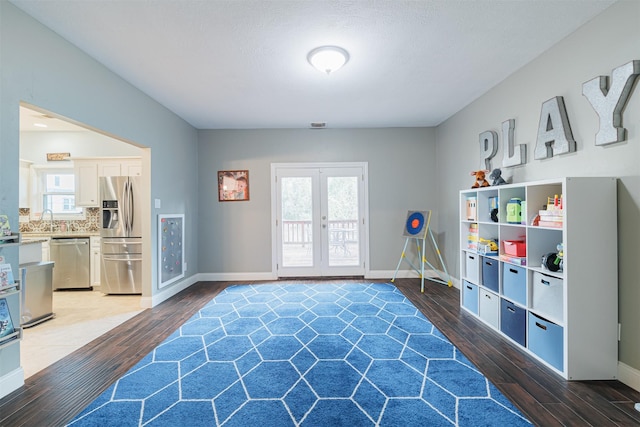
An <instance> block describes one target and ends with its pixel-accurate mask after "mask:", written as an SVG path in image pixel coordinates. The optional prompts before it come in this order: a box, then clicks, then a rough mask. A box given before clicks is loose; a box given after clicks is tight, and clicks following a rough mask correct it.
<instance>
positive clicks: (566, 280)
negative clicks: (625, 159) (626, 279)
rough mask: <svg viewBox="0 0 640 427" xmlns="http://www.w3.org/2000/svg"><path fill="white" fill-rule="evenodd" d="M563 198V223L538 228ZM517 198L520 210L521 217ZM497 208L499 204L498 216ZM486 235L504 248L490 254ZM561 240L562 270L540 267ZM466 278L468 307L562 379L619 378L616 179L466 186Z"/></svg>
mask: <svg viewBox="0 0 640 427" xmlns="http://www.w3.org/2000/svg"><path fill="white" fill-rule="evenodd" d="M556 195H557V196H558V199H559V200H560V199H561V203H562V213H561V215H555V216H556V220H558V218H557V217H558V216H562V221H557V222H556V223H553V224H549V223H546V224H547V225H546V226H540V225H533V224H534V219H535V217H536V215H538V214H539V211H540V210H543V209H544V206H545V205H547V203H548V201H549V199H548V198H551V200H554V198H555V196H556ZM512 199H519V201H518V204H519V206H520V207H521V209H522V211H521V219H520V222H519V223H516V222H517V220H516V219H515V218H516V216H514V210H513V209H511V208H513V207H514V203H515V202H516V200H513V201H512V203H510V204H509V201H510V200H512ZM558 203H560V201H559V202H558ZM508 204H509V206H507V205H508ZM492 207H497V209H498V212H497V215H496V213H495V211H494V215H493V217H494V218H493V219H492V215H491V210H492V209H491V208H492ZM474 209H475V211H474ZM496 219H497V221H495V220H496ZM508 220H509V221H508ZM549 225H552V226H549ZM483 239H484V242H485V243H486V240H492V239H495V241H497V242H498V247H499V249H498V251H499V253H498V254H490V252H485V250H488V247H485V246H483V245H482V244H480V245H479V242H478V240H481V241H483ZM505 241H507V245H506V246H505ZM519 241H522V242H523V243H515V245H516V246H517V249H518V250H520V251H522V253H518V254H516V255H521V256H520V257H516V256H513V250H514V249H515V248H516V246H514V242H519ZM560 243H562V244H563V250H564V252H563V258H562V259H563V268H562V269H561V270H558V271H555V272H553V271H550V270H548V269H546V268H543V267H542V264H543V263H542V258H543V256H544V255H546V254H549V253H555V252H558V251H557V245H558V244H560ZM505 247H507V249H508V250H509V252H510V253H511V254H505ZM485 248H486V249H485ZM552 269H555V268H552ZM460 279H461V280H460V284H461V298H460V304H461V306H462V308H463V309H464V310H465V311H466V312H469V313H472V314H473V315H474V316H477V317H478V318H479V319H480V320H482V321H483V322H484V323H485V324H486V325H488V326H489V327H491V328H493V329H495V330H497V331H499V332H500V333H501V334H502V335H503V336H505V337H506V338H508V339H509V340H510V341H511V342H512V343H513V344H514V345H516V346H517V347H519V348H521V349H522V350H524V351H525V352H527V353H528V354H530V355H531V356H533V357H534V358H536V359H538V360H539V361H541V362H542V363H543V364H545V365H546V366H547V367H549V368H550V369H551V370H553V371H555V372H556V373H558V374H559V375H561V376H562V377H563V378H565V379H568V380H601V379H614V378H616V376H617V370H618V256H617V195H616V179H615V178H608V177H604V178H601V177H576V178H574V177H569V178H559V179H554V180H545V181H537V182H529V183H522V184H507V185H501V186H494V187H482V188H474V189H469V190H462V191H461V192H460Z"/></svg>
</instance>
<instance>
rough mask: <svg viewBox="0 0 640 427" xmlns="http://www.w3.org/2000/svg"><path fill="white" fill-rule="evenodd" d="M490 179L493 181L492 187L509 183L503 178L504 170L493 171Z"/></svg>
mask: <svg viewBox="0 0 640 427" xmlns="http://www.w3.org/2000/svg"><path fill="white" fill-rule="evenodd" d="M489 179H491V180H492V181H493V182H491V185H503V184H506V183H507V181H505V180H504V178H503V177H502V170H500V169H498V168H496V169H494V170H492V171H491V175H489Z"/></svg>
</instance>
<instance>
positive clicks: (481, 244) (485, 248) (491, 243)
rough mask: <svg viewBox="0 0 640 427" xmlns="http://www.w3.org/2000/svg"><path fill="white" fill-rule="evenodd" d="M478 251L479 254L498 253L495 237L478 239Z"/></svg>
mask: <svg viewBox="0 0 640 427" xmlns="http://www.w3.org/2000/svg"><path fill="white" fill-rule="evenodd" d="M478 253H479V254H481V255H498V241H497V240H496V239H483V238H482V237H481V238H480V239H478Z"/></svg>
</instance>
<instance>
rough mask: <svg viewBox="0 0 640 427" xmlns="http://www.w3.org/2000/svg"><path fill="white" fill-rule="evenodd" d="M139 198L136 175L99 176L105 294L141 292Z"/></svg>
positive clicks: (103, 289) (138, 185) (101, 280)
mask: <svg viewBox="0 0 640 427" xmlns="http://www.w3.org/2000/svg"><path fill="white" fill-rule="evenodd" d="M140 195H141V193H140V180H139V177H137V176H109V177H100V200H101V204H100V206H101V212H100V214H101V216H100V218H101V228H100V237H101V248H102V268H101V270H100V290H101V291H102V292H104V293H105V294H141V293H142V218H141V217H140V213H139V210H138V208H137V206H136V204H137V203H139V202H138V201H139V200H140Z"/></svg>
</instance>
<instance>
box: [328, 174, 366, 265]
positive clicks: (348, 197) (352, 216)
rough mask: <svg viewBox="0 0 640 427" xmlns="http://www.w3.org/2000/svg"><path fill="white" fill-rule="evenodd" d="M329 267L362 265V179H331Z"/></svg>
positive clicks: (329, 183) (329, 190)
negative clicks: (359, 230)
mask: <svg viewBox="0 0 640 427" xmlns="http://www.w3.org/2000/svg"><path fill="white" fill-rule="evenodd" d="M327 213H328V215H329V217H328V228H329V230H328V232H329V248H328V249H329V265H330V266H345V265H350V266H354V265H358V264H360V251H359V248H360V245H359V239H360V236H358V229H359V227H358V177H357V176H344V177H331V176H330V177H327Z"/></svg>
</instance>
